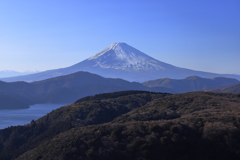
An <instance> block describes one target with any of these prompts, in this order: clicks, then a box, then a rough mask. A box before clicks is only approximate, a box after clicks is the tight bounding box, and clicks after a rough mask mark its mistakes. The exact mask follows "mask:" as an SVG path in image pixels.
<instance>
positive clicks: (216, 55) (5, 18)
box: [0, 0, 240, 74]
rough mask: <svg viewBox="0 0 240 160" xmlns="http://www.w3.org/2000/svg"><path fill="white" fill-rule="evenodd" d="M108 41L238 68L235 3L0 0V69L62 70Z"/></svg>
mask: <svg viewBox="0 0 240 160" xmlns="http://www.w3.org/2000/svg"><path fill="white" fill-rule="evenodd" d="M114 42H125V43H127V44H129V45H130V46H133V47H135V48H137V49H139V50H140V51H142V52H144V53H146V54H148V55H150V56H152V57H154V58H155V59H158V60H160V61H162V62H166V63H169V64H172V65H175V66H178V67H183V68H188V69H193V70H200V71H208V72H215V73H231V74H240V63H239V62H240V1H239V0H211V1H209V0H181V1H180V0H148V1H147V0H102V1H97V0H88V1H86V0H67V1H66V0H41V1H40V0H39V1H32V0H21V1H20V0H2V1H0V57H1V58H0V70H5V69H9V70H16V71H24V70H35V69H37V70H49V69H56V68H63V67H67V66H70V65H73V64H75V63H78V62H80V61H82V60H84V59H86V58H88V57H90V56H92V55H94V54H96V53H97V52H100V51H101V50H103V49H104V48H105V47H107V46H109V45H110V44H112V43H114Z"/></svg>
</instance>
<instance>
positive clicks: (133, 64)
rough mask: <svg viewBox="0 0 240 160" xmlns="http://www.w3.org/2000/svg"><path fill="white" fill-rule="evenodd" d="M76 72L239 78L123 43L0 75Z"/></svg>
mask: <svg viewBox="0 0 240 160" xmlns="http://www.w3.org/2000/svg"><path fill="white" fill-rule="evenodd" d="M78 71H87V72H91V73H95V74H98V75H101V76H103V77H107V78H122V79H125V80H128V81H137V82H144V81H148V80H154V79H160V78H172V79H184V78H186V77H189V76H199V77H203V78H214V77H228V78H236V79H238V80H240V75H231V74H215V73H209V72H201V71H194V70H190V69H185V68H180V67H176V66H173V65H170V64H167V63H164V62H161V61H159V60H156V59H154V58H152V57H150V56H148V55H146V54H144V53H143V52H141V51H139V50H137V49H135V48H133V47H131V46H129V45H127V44H126V43H113V44H111V45H110V46H109V47H107V48H105V49H104V50H102V51H101V52H99V53H97V54H95V55H94V56H92V57H90V58H88V59H86V60H84V61H81V62H79V63H77V64H75V65H72V66H70V67H66V68H60V69H54V70H48V71H44V72H39V73H34V74H30V75H23V76H17V77H10V78H1V80H3V81H8V82H13V81H27V82H32V81H39V80H44V79H48V78H52V77H57V76H63V75H67V74H71V73H74V72H78Z"/></svg>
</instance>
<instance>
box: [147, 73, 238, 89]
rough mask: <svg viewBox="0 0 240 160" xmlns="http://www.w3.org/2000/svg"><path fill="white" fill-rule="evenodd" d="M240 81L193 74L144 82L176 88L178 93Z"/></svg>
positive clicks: (155, 85)
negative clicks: (180, 77)
mask: <svg viewBox="0 0 240 160" xmlns="http://www.w3.org/2000/svg"><path fill="white" fill-rule="evenodd" d="M236 83H239V81H238V80H237V79H232V78H225V77H216V78H212V79H208V78H201V77H198V76H191V77H187V78H185V79H180V80H178V79H169V78H163V79H156V80H151V81H147V82H144V83H142V84H143V85H145V86H148V87H165V88H169V89H172V90H174V91H175V92H176V93H183V92H193V91H201V90H207V89H212V88H217V87H222V86H227V85H232V84H236Z"/></svg>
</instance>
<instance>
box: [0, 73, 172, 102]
mask: <svg viewBox="0 0 240 160" xmlns="http://www.w3.org/2000/svg"><path fill="white" fill-rule="evenodd" d="M0 88H1V91H0V93H1V94H4V95H7V96H9V97H12V98H14V99H16V100H19V101H22V102H24V103H26V104H29V105H30V104H36V103H59V104H63V103H72V102H74V101H76V100H77V99H79V98H81V97H85V96H89V95H95V94H99V93H107V92H115V91H124V90H146V91H156V92H170V93H173V91H172V90H171V89H168V88H164V87H155V88H149V87H146V86H143V85H142V84H140V83H137V82H128V81H125V80H122V79H112V78H103V77H101V76H99V75H96V74H92V73H88V72H77V73H73V74H70V75H66V76H59V77H55V78H50V79H47V80H43V81H38V82H32V83H27V82H9V83H7V82H2V81H0Z"/></svg>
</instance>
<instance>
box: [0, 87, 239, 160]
mask: <svg viewBox="0 0 240 160" xmlns="http://www.w3.org/2000/svg"><path fill="white" fill-rule="evenodd" d="M239 135H240V94H230V93H210V92H191V93H182V94H175V95H171V94H166V93H153V92H143V91H124V92H115V93H105V94H100V95H96V96H90V97H85V98H82V99H80V100H78V101H76V102H75V103H74V104H71V105H67V106H65V107H62V108H59V109H57V110H55V111H52V112H51V113H49V114H48V115H46V116H44V117H42V118H40V119H39V120H37V121H32V122H31V123H30V124H28V125H25V126H16V127H9V128H6V129H3V130H0V142H1V143H0V144H1V145H0V159H4V160H11V159H17V160H27V159H31V160H54V159H56V160H59V159H62V160H75V159H79V160H85V159H86V160H89V159H96V160H103V159H104V160H108V159H109V160H110V159H119V160H120V159H126V160H128V159H129V160H130V159H131V160H132V159H149V160H155V159H156V160H157V159H165V160H172V159H174V160H192V159H198V160H215V159H218V160H226V159H231V160H237V159H239V158H240V152H239V150H240V145H239V144H240V136H239Z"/></svg>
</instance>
